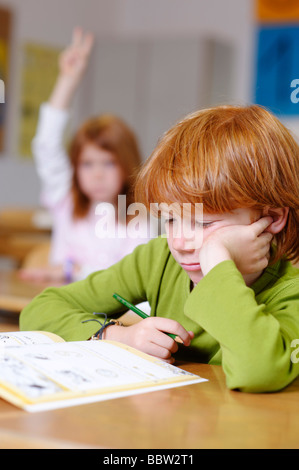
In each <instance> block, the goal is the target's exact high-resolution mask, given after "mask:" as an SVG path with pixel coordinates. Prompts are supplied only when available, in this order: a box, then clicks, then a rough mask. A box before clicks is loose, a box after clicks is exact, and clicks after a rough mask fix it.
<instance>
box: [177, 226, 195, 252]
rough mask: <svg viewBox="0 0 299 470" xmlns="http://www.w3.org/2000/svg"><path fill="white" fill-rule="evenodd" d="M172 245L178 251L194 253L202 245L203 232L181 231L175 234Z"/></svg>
mask: <svg viewBox="0 0 299 470" xmlns="http://www.w3.org/2000/svg"><path fill="white" fill-rule="evenodd" d="M172 245H173V247H174V249H175V250H177V251H193V250H196V249H198V248H200V247H201V245H202V232H201V233H196V234H195V233H194V231H193V230H190V229H188V228H187V229H186V228H185V230H181V231H180V232H179V233H174V234H173V240H172Z"/></svg>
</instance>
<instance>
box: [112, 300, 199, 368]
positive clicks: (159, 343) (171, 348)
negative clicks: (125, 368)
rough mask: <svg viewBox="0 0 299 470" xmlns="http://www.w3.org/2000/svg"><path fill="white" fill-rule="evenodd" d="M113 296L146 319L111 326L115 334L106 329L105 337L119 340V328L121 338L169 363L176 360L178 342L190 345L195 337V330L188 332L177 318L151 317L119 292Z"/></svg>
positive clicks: (130, 344)
mask: <svg viewBox="0 0 299 470" xmlns="http://www.w3.org/2000/svg"><path fill="white" fill-rule="evenodd" d="M113 297H114V298H115V299H116V300H118V301H119V302H120V303H122V304H123V305H125V306H126V307H127V308H128V309H129V310H132V311H133V312H135V313H136V314H137V315H138V316H140V317H141V318H142V319H144V320H145V321H144V322H143V321H141V322H138V323H136V324H135V325H131V326H129V327H126V328H123V327H119V326H112V327H109V328H107V330H109V329H110V328H111V330H110V332H111V333H112V328H114V332H115V335H114V334H113V337H112V335H111V336H110V335H109V333H108V335H107V330H106V332H105V337H104V338H105V339H112V340H113V339H114V340H116V341H117V340H118V338H117V337H116V336H118V334H117V332H116V331H115V329H116V328H118V332H119V334H120V335H121V337H119V340H121V341H122V342H124V343H126V344H128V345H129V346H132V347H135V348H136V349H139V350H141V351H143V352H145V353H147V354H151V355H152V356H156V357H158V358H160V359H163V360H165V361H166V362H169V363H173V362H174V358H173V357H172V354H173V353H175V352H176V351H177V350H178V343H182V344H184V345H185V346H189V345H190V343H191V340H192V339H193V337H194V334H193V332H191V331H189V332H187V331H186V330H185V328H183V326H182V325H180V324H179V323H178V322H176V321H175V320H172V319H169V318H162V317H150V316H148V315H147V314H146V313H144V312H143V311H142V310H140V309H138V308H137V307H135V305H132V304H131V303H130V302H128V301H127V300H126V299H124V298H122V297H121V296H119V295H118V294H114V295H113ZM165 332H166V333H165Z"/></svg>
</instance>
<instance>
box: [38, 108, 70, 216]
mask: <svg viewBox="0 0 299 470" xmlns="http://www.w3.org/2000/svg"><path fill="white" fill-rule="evenodd" d="M68 119H69V113H68V111H64V110H59V109H56V108H54V107H52V106H51V105H49V104H48V103H44V104H42V105H41V108H40V113H39V120H38V126H37V131H36V135H35V137H34V139H33V141H32V151H33V155H34V160H35V164H36V169H37V173H38V176H39V178H40V181H41V186H42V190H41V200H42V203H43V204H44V205H45V206H46V207H48V208H51V207H53V206H54V205H55V204H57V203H58V202H59V201H61V200H62V199H63V198H64V197H65V196H66V195H67V193H68V192H69V190H70V187H71V178H72V169H71V166H70V163H69V159H68V155H67V153H66V151H65V149H64V145H63V139H64V132H65V129H66V125H67V122H68Z"/></svg>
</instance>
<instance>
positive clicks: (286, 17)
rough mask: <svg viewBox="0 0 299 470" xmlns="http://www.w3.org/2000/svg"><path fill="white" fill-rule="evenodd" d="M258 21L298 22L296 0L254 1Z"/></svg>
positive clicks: (298, 10)
mask: <svg viewBox="0 0 299 470" xmlns="http://www.w3.org/2000/svg"><path fill="white" fill-rule="evenodd" d="M256 2H257V17H258V20H260V21H264V22H276V23H280V22H281V23H283V22H284V23H285V22H299V1H298V0H256Z"/></svg>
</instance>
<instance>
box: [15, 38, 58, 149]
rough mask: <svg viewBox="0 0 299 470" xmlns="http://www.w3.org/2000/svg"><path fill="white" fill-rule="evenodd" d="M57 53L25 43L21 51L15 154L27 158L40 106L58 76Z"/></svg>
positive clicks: (49, 48)
mask: <svg viewBox="0 0 299 470" xmlns="http://www.w3.org/2000/svg"><path fill="white" fill-rule="evenodd" d="M59 53H60V50H59V49H55V48H52V47H47V46H42V45H38V44H26V45H25V46H24V50H23V64H22V90H21V109H20V130H19V154H20V155H21V156H23V157H30V156H31V155H32V154H31V142H32V139H33V137H34V135H35V132H36V126H37V120H38V113H39V108H40V105H41V104H42V103H43V102H44V101H47V100H48V98H49V95H50V93H51V91H52V88H53V86H54V83H55V80H56V78H57V74H58V56H59Z"/></svg>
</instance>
